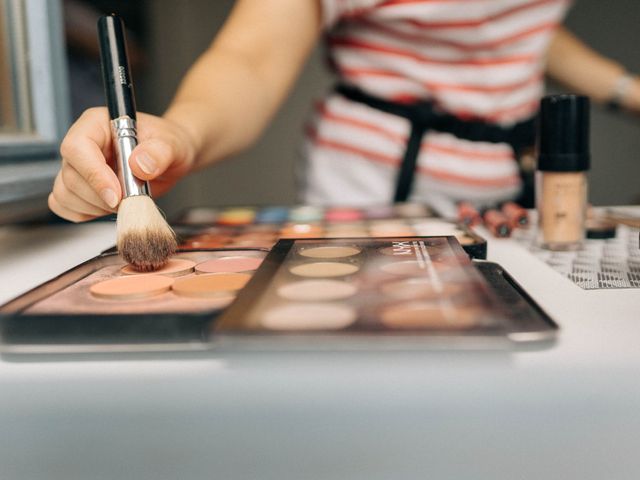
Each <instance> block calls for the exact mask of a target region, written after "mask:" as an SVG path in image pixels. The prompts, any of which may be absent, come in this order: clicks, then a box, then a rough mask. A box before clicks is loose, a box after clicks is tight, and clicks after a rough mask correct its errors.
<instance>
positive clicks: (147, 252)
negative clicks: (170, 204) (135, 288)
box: [116, 195, 177, 272]
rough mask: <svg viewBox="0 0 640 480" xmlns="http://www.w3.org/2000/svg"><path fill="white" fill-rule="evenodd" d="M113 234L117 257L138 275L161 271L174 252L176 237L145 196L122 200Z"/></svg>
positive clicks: (154, 205)
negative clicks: (114, 235) (137, 271)
mask: <svg viewBox="0 0 640 480" xmlns="http://www.w3.org/2000/svg"><path fill="white" fill-rule="evenodd" d="M116 230H117V235H118V240H117V246H118V251H119V252H120V255H121V256H122V258H124V259H125V261H127V262H128V263H130V264H131V265H133V266H134V268H136V269H137V270H140V271H141V272H150V271H153V270H157V269H158V268H160V267H162V266H163V265H164V264H166V263H167V260H169V257H170V256H171V255H172V254H173V253H174V252H175V251H176V248H177V242H176V234H175V233H174V231H173V230H172V229H171V227H170V226H169V225H168V224H167V222H166V220H165V219H164V217H163V216H162V213H160V210H158V207H157V206H156V204H155V203H154V202H153V200H152V199H151V197H148V196H146V195H136V196H133V197H127V198H125V199H124V200H122V202H121V203H120V207H119V208H118V220H117V223H116Z"/></svg>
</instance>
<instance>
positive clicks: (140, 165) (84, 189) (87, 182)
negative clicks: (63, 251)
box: [49, 107, 195, 222]
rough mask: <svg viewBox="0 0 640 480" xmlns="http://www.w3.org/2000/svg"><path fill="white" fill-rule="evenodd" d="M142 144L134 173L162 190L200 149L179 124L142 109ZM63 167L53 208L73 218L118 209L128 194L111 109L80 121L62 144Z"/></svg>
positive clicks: (81, 219)
mask: <svg viewBox="0 0 640 480" xmlns="http://www.w3.org/2000/svg"><path fill="white" fill-rule="evenodd" d="M137 117H138V122H137V127H138V141H139V144H138V146H137V147H136V148H135V150H134V151H133V153H132V155H131V158H130V159H129V165H130V166H131V169H132V171H133V173H134V175H135V176H136V177H138V178H140V179H142V180H148V181H150V182H151V191H152V192H153V194H154V196H156V195H162V194H163V193H164V192H166V191H167V190H169V189H170V188H171V187H172V186H173V185H174V184H175V183H176V182H177V181H178V180H179V179H180V178H182V177H183V176H184V175H186V174H187V173H188V172H189V171H190V170H191V167H192V166H193V163H194V157H195V148H194V145H193V143H192V142H191V140H190V138H189V136H188V135H187V133H186V132H185V131H184V130H183V129H182V128H181V127H180V126H179V125H178V124H176V123H174V122H172V121H170V120H167V119H164V118H161V117H156V116H153V115H148V114H144V113H138V115H137ZM60 154H61V156H62V166H61V168H60V172H58V175H57V177H56V179H55V182H54V185H53V191H52V192H51V194H50V195H49V208H50V209H51V210H52V211H53V212H54V213H55V214H56V215H58V216H60V217H62V218H65V219H67V220H70V221H72V222H84V221H87V220H91V219H93V218H96V217H100V216H103V215H108V214H110V213H114V212H115V211H116V209H117V207H118V204H119V203H120V200H121V199H122V189H121V187H120V183H119V181H118V178H117V176H116V174H115V173H114V171H113V167H114V165H115V153H114V151H113V145H112V140H111V127H110V123H109V114H108V111H107V109H106V108H104V107H98V108H90V109H88V110H86V111H85V112H84V113H83V114H82V116H81V117H80V118H79V119H78V121H76V122H75V123H74V124H73V125H72V126H71V128H70V129H69V131H68V132H67V135H66V137H65V138H64V140H63V142H62V145H61V147H60Z"/></svg>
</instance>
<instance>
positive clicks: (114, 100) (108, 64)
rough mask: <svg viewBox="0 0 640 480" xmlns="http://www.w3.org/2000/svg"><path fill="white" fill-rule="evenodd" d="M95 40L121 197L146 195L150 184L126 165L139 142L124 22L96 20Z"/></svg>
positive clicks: (111, 18)
mask: <svg viewBox="0 0 640 480" xmlns="http://www.w3.org/2000/svg"><path fill="white" fill-rule="evenodd" d="M98 40H99V43H100V59H101V63H102V79H103V81H104V91H105V97H106V99H107V107H108V108H109V116H110V117H111V134H112V137H113V143H114V150H115V154H116V171H117V174H118V180H120V185H121V186H122V191H123V197H124V198H126V197H133V196H136V195H149V196H150V189H149V184H148V183H147V182H145V181H144V180H140V179H139V178H137V177H136V176H135V175H134V174H133V172H132V171H131V167H130V166H129V157H131V152H133V149H134V148H135V147H136V145H138V138H137V132H136V102H135V97H134V94H133V81H132V80H131V74H130V68H129V60H128V57H127V45H126V41H125V37H124V24H123V23H122V20H121V19H120V17H118V16H117V15H107V16H104V17H100V19H99V20H98Z"/></svg>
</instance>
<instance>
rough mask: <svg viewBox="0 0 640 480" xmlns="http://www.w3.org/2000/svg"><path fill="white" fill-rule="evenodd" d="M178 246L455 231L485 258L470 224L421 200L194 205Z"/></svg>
mask: <svg viewBox="0 0 640 480" xmlns="http://www.w3.org/2000/svg"><path fill="white" fill-rule="evenodd" d="M175 227H176V230H177V231H178V233H179V234H180V237H181V245H180V248H182V249H198V248H247V247H253V248H266V249H270V248H271V247H273V245H275V243H276V242H277V241H278V240H279V239H284V238H349V237H372V238H381V237H403V236H434V235H452V236H455V237H456V238H457V239H458V241H459V243H460V244H461V245H462V247H463V248H464V250H465V251H466V252H467V253H468V254H469V256H471V257H472V258H479V259H484V258H486V257H487V242H486V241H485V239H483V238H482V237H480V236H479V235H477V234H476V233H475V232H473V230H471V229H470V228H468V227H466V226H464V225H462V224H456V223H454V222H450V221H447V220H443V219H440V218H435V217H433V214H432V213H431V211H430V210H429V209H428V208H427V207H425V206H424V205H420V204H415V203H399V204H394V205H382V206H374V207H368V208H353V207H330V208H329V207H327V208H322V207H315V206H309V205H302V206H292V207H284V206H269V207H227V208H221V209H213V208H195V209H191V210H188V211H186V212H185V213H183V215H182V216H181V217H180V219H179V220H178V222H177V223H176V225H175Z"/></svg>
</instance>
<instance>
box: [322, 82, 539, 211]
mask: <svg viewBox="0 0 640 480" xmlns="http://www.w3.org/2000/svg"><path fill="white" fill-rule="evenodd" d="M335 90H336V92H338V93H339V94H341V95H343V96H344V97H346V98H348V99H349V100H353V101H354V102H360V103H364V104H365V105H368V106H370V107H372V108H375V109H377V110H381V111H383V112H387V113H391V114H393V115H398V116H399V117H403V118H406V119H407V120H409V122H410V123H411V134H410V135H409V141H408V142H407V148H406V150H405V152H404V157H403V159H402V163H401V165H400V171H399V172H398V179H397V183H396V192H395V195H394V198H393V200H394V201H395V202H404V201H406V200H407V198H409V195H410V194H411V188H412V186H413V178H414V174H415V169H416V162H417V160H418V153H419V151H420V145H421V144H422V138H423V137H424V135H425V134H426V133H427V131H429V130H436V131H438V132H444V133H451V134H452V135H455V136H456V137H458V138H462V139H464V140H471V141H474V142H490V143H507V144H509V145H510V146H511V148H513V151H514V153H515V154H516V157H518V156H519V153H520V152H521V151H522V150H523V148H525V147H530V146H532V145H533V144H534V141H535V117H532V118H529V119H528V120H525V121H522V122H519V123H516V124H515V125H513V126H511V127H503V126H500V125H497V124H494V123H487V122H483V121H482V120H462V119H460V118H458V117H455V116H453V115H450V114H448V113H443V112H439V111H437V110H435V109H434V106H433V103H432V102H428V101H418V102H414V103H411V104H402V103H395V102H390V101H388V100H384V99H382V98H378V97H375V96H373V95H369V94H368V93H365V92H363V91H362V90H360V89H358V88H356V87H352V86H349V85H344V84H339V85H338V86H336V88H335Z"/></svg>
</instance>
